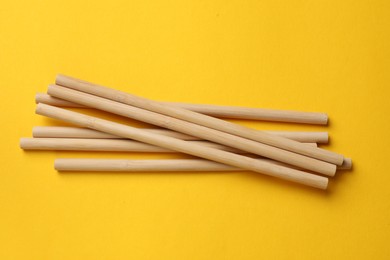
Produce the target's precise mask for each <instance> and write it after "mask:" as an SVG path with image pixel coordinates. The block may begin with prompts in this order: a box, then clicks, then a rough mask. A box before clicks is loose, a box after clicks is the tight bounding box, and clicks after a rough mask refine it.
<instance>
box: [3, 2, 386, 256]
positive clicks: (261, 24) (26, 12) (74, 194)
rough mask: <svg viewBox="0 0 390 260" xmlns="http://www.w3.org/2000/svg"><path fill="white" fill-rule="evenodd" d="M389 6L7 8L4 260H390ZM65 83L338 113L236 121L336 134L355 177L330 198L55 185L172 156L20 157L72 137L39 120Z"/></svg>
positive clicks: (154, 184)
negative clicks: (76, 165)
mask: <svg viewBox="0 0 390 260" xmlns="http://www.w3.org/2000/svg"><path fill="white" fill-rule="evenodd" d="M389 3H390V2H389V1H385V0H383V1H356V0H355V1H238V0H237V1H107V2H105V1H86V2H83V3H80V1H25V2H20V1H2V3H1V8H0V79H1V93H2V95H1V97H2V101H1V103H0V107H1V114H0V115H1V122H2V130H1V131H2V133H1V145H2V149H1V157H0V158H1V170H0V259H273V258H277V259H389V257H390V252H389V239H390V214H389V213H390V202H389V201H390V200H389V199H390V188H389V187H390V173H389V169H390V164H389V161H390V160H389V158H388V155H389V145H390V143H389V137H388V136H389V131H390V123H389V118H388V113H389V112H390V111H389V108H390V106H389V94H390V91H389V89H390V88H389V84H390V76H389V75H390V73H389V67H390V62H389V61H390V55H389V46H390V37H389V28H390V12H389V11H390V8H389V7H390V6H389ZM56 73H64V74H69V75H72V76H75V77H80V78H83V79H86V80H91V81H94V82H97V83H101V84H105V85H108V86H112V87H116V88H119V89H122V90H126V91H129V92H132V93H134V94H138V95H141V96H146V97H150V98H153V99H157V100H167V101H168V100H169V101H183V102H185V101H186V102H193V103H214V104H229V105H241V106H250V107H268V108H279V109H296V110H305V111H324V112H328V113H329V116H330V120H331V123H330V125H329V127H313V126H297V125H292V124H291V125H288V124H271V123H252V122H240V123H243V124H245V125H248V126H252V127H255V128H258V129H283V130H284V129H292V130H321V131H322V130H324V131H329V132H330V135H331V144H330V145H329V146H326V147H327V148H329V149H330V150H333V151H338V152H340V153H343V154H345V155H346V156H349V157H352V158H353V160H354V170H353V171H352V172H345V173H340V174H338V175H337V177H336V178H334V179H333V180H331V183H330V187H329V190H328V191H327V192H322V191H317V190H314V189H309V188H304V187H302V186H299V185H291V184H290V183H287V182H283V181H277V180H275V179H273V178H267V177H263V176H261V175H259V174H254V173H244V172H242V173H203V174H199V173H191V174H187V173H183V174H180V173H176V174H173V173H165V174H159V173H142V174H141V173H138V174H137V173H134V174H114V173H110V174H96V173H90V174H78V173H73V174H59V173H57V172H56V171H55V170H54V169H53V160H54V159H55V158H61V157H62V158H64V157H79V158H82V157H88V158H162V156H159V155H149V156H146V155H139V154H126V153H119V154H115V155H114V154H109V153H102V154H98V153H95V154H94V153H66V152H23V151H22V150H20V149H19V145H18V142H19V140H18V139H19V138H20V137H22V136H24V137H26V136H31V128H32V127H33V126H37V125H59V124H61V123H60V122H57V121H55V120H50V119H45V118H43V117H41V116H37V115H35V114H34V109H35V104H34V95H35V93H36V92H38V91H40V92H44V91H46V86H47V84H49V83H52V82H53V81H54V77H55V75H56ZM104 117H108V115H107V114H104ZM115 118H116V119H118V120H120V121H123V119H119V118H118V117H115ZM61 125H62V124H61ZM165 157H167V158H168V157H179V156H174V155H171V156H165ZM182 157H183V158H184V157H185V156H182Z"/></svg>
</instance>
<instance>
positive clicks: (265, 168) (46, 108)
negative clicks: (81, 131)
mask: <svg viewBox="0 0 390 260" xmlns="http://www.w3.org/2000/svg"><path fill="white" fill-rule="evenodd" d="M36 113H37V114H40V115H44V116H48V117H51V118H56V119H59V120H63V121H66V122H69V123H73V124H76V125H78V126H82V127H88V128H92V129H95V130H99V131H102V132H106V133H109V134H113V135H118V136H122V137H125V138H130V139H134V140H137V141H140V142H144V143H148V144H152V145H156V146H159V147H163V148H167V149H171V150H175V151H178V152H182V153H187V154H191V155H194V156H198V157H201V158H204V159H208V160H212V161H216V162H219V163H223V164H227V165H231V166H234V167H238V168H242V169H246V170H251V171H255V172H259V173H263V174H266V175H270V176H274V177H278V178H281V179H285V180H289V181H293V182H296V183H301V184H305V185H308V186H311V187H316V188H320V189H326V187H327V185H328V178H326V177H323V176H318V175H314V174H310V173H307V172H303V171H299V170H295V169H291V168H288V167H283V166H279V165H273V164H271V163H268V162H262V161H258V160H256V159H253V158H250V157H246V156H242V155H238V154H234V153H230V152H225V151H221V150H218V149H214V148H210V147H204V146H201V145H196V144H192V143H190V142H188V141H183V140H180V139H176V138H172V137H167V136H163V135H159V134H154V133H150V132H147V131H144V130H141V129H138V128H134V127H130V126H126V125H122V124H118V123H114V122H111V121H107V120H103V119H99V118H96V117H92V116H87V115H84V114H80V113H77V112H73V111H68V110H65V109H61V108H58V107H53V106H50V105H45V104H38V106H37V109H36Z"/></svg>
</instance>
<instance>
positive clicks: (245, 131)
mask: <svg viewBox="0 0 390 260" xmlns="http://www.w3.org/2000/svg"><path fill="white" fill-rule="evenodd" d="M56 83H57V84H58V85H62V86H65V87H68V88H72V89H75V90H78V91H82V92H86V93H89V94H93V95H96V96H100V97H104V98H107V99H111V100H114V101H118V102H121V103H125V104H128V105H132V106H136V107H139V108H143V109H146V110H149V111H153V112H156V113H160V114H164V115H167V116H171V117H174V118H178V119H182V120H186V121H189V122H192V123H195V124H198V125H203V126H206V127H209V128H213V129H217V130H219V131H223V132H227V133H230V134H233V135H237V136H241V137H244V138H248V139H251V140H255V141H258V142H261V143H264V144H268V145H272V146H275V147H278V148H282V149H286V150H289V151H292V152H295V153H299V154H303V155H306V156H309V157H313V158H316V159H320V160H323V161H326V162H330V163H333V164H336V165H341V164H342V162H343V159H344V158H343V156H342V155H340V154H337V153H334V152H331V151H326V150H323V149H320V148H316V147H310V146H307V145H302V144H301V143H299V142H296V141H293V140H290V139H287V138H283V137H279V136H275V135H271V134H267V133H264V132H260V131H256V130H254V129H250V128H247V127H244V126H240V125H237V124H233V123H230V122H227V121H224V120H220V119H217V118H213V117H210V116H206V115H203V114H199V113H196V112H193V111H190V110H187V109H183V108H179V107H176V106H172V105H167V104H163V103H161V102H156V101H152V100H149V99H146V98H141V97H137V96H135V95H131V94H128V93H125V92H122V91H119V90H114V89H110V88H107V87H103V86H99V85H96V84H92V83H89V82H86V81H82V80H78V79H74V78H71V77H67V76H63V75H58V76H57V78H56ZM48 94H49V95H52V96H55V97H58V98H62V99H65V100H67V101H72V102H76V103H80V102H77V100H69V99H66V98H63V97H62V96H58V95H55V94H53V93H50V92H49V93H48ZM167 124H169V122H167Z"/></svg>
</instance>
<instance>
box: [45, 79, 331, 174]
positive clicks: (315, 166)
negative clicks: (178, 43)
mask: <svg viewBox="0 0 390 260" xmlns="http://www.w3.org/2000/svg"><path fill="white" fill-rule="evenodd" d="M49 92H50V94H53V95H54V96H60V97H61V98H63V99H65V100H69V101H73V102H77V103H80V104H82V105H85V106H88V107H93V108H97V109H100V110H103V111H107V112H111V113H114V114H118V115H122V116H126V117H129V118H133V119H136V120H140V121H143V122H147V123H151V124H155V125H157V126H160V127H166V128H170V129H171V130H175V131H178V132H182V133H186V134H189V135H193V136H197V137H200V138H203V139H205V140H209V141H212V142H215V143H220V144H223V145H227V146H231V147H234V148H237V149H240V150H242V151H246V152H249V153H254V154H257V155H260V156H263V157H266V158H270V159H273V160H276V161H280V162H284V163H287V164H291V165H294V166H297V167H300V168H302V169H307V170H311V171H314V172H318V173H322V174H325V175H328V176H333V175H334V174H335V172H336V166H335V165H333V164H330V163H327V162H324V161H320V160H316V159H313V158H310V157H307V156H304V155H300V154H297V153H293V152H290V151H286V150H283V149H279V148H277V147H273V146H269V145H265V144H263V143H259V142H255V141H253V140H249V139H246V138H242V137H239V136H235V135H231V134H228V133H225V132H221V131H218V130H215V129H211V128H207V127H204V126H200V125H197V124H193V123H190V122H187V121H183V120H179V119H176V118H172V117H168V116H165V115H162V114H158V113H154V112H151V111H148V110H144V109H141V108H137V107H133V106H129V105H126V104H123V103H119V102H115V101H112V100H109V99H105V98H101V97H98V96H94V95H90V94H87V93H83V92H80V91H76V90H73V89H68V88H65V87H60V86H55V85H51V86H49ZM286 140H289V139H286ZM289 141H291V140H289ZM294 142H295V141H294ZM295 143H298V142H295ZM298 144H299V145H300V146H304V147H309V148H312V147H310V146H307V145H303V144H302V143H298Z"/></svg>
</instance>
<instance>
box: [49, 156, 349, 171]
mask: <svg viewBox="0 0 390 260" xmlns="http://www.w3.org/2000/svg"><path fill="white" fill-rule="evenodd" d="M257 160H259V161H264V162H269V163H275V164H278V163H277V162H275V161H272V160H269V159H257ZM347 161H349V162H350V159H349V158H347ZM54 165H55V166H54V167H55V169H56V170H58V171H103V172H104V171H118V172H144V171H155V172H166V171H168V172H184V171H193V172H202V171H243V170H242V169H240V168H236V167H232V166H229V165H226V164H221V163H217V162H212V161H209V160H202V159H164V160H122V159H56V160H55V163H54ZM350 166H351V164H346V165H345V166H343V167H341V166H340V168H338V169H339V170H349V169H351V167H350Z"/></svg>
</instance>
